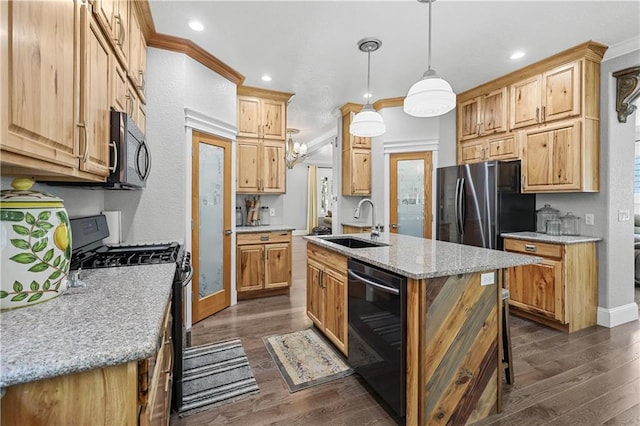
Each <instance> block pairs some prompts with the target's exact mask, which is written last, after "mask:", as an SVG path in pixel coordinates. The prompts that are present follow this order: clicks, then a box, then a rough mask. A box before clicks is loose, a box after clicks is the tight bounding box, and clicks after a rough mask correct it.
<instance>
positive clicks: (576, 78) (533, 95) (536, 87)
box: [510, 61, 581, 129]
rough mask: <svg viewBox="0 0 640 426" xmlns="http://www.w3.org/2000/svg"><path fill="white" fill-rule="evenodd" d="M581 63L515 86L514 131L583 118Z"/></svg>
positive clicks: (512, 109) (512, 101)
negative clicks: (556, 121) (565, 119)
mask: <svg viewBox="0 0 640 426" xmlns="http://www.w3.org/2000/svg"><path fill="white" fill-rule="evenodd" d="M580 70H581V62H580V61H575V62H570V63H568V64H563V65H560V66H558V67H555V68H553V69H551V70H549V71H546V72H543V73H542V74H539V75H535V76H532V77H529V78H526V79H524V80H522V81H518V82H516V83H514V84H512V85H511V87H510V92H511V128H512V129H518V128H521V127H527V126H531V125H535V124H540V123H548V122H551V121H555V120H560V119H563V118H568V117H574V116H577V115H580V104H581V102H580V93H581V91H580V81H581V72H580Z"/></svg>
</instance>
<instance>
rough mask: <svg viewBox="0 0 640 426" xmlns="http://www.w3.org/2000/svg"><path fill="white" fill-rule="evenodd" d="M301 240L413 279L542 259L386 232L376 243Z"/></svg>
mask: <svg viewBox="0 0 640 426" xmlns="http://www.w3.org/2000/svg"><path fill="white" fill-rule="evenodd" d="M332 238H354V239H357V240H363V241H371V242H374V243H378V244H385V245H382V246H376V247H370V248H349V247H345V246H342V245H339V244H336V243H333V242H331V241H330V240H331V239H332ZM304 239H305V240H307V241H309V242H311V243H314V244H317V245H319V246H321V247H324V248H327V249H329V250H332V251H335V252H337V253H341V254H343V255H345V256H347V257H350V258H353V259H358V260H362V261H364V262H368V263H370V264H372V265H374V266H379V267H381V268H383V269H386V270H388V271H391V272H395V273H397V274H400V275H402V276H405V277H408V278H413V279H425V278H435V277H442V276H449V275H457V274H468V273H472V272H480V271H489V270H494V269H503V268H510V267H513V266H520V265H531V264H535V263H541V262H542V258H540V257H536V256H528V255H523V254H515V253H508V252H504V251H500V250H491V249H486V248H481V247H474V246H468V245H463V244H455V243H449V242H446V241H438V240H429V239H425V238H418V237H413V236H409V235H402V234H393V233H386V232H385V233H381V234H380V236H379V237H378V238H375V239H372V238H371V236H369V235H366V234H344V235H327V236H311V235H309V236H305V237H304Z"/></svg>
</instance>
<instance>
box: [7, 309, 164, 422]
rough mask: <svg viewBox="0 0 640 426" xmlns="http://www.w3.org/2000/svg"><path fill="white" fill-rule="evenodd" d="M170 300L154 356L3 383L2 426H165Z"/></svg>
mask: <svg viewBox="0 0 640 426" xmlns="http://www.w3.org/2000/svg"><path fill="white" fill-rule="evenodd" d="M171 321H172V318H171V302H169V303H168V305H167V308H166V311H165V316H164V321H163V327H162V330H161V335H162V340H161V345H160V348H159V350H158V352H157V354H156V356H154V357H152V358H149V359H145V360H141V361H131V362H128V363H125V364H119V365H115V366H107V367H103V368H97V369H93V370H89V371H84V372H79V373H73V374H67V375H64V376H58V377H52V378H49V379H43V380H37V381H34V382H27V383H22V384H19V385H14V386H9V387H7V388H6V394H5V395H4V396H3V398H2V405H0V417H1V418H2V424H3V425H33V426H37V425H43V426H44V425H52V424H54V425H68V424H78V425H93V424H105V425H137V424H139V425H144V426H146V425H168V424H169V423H168V421H169V415H170V409H171V383H172V380H173V370H172V366H173V344H172V340H171Z"/></svg>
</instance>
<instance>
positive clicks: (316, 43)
mask: <svg viewBox="0 0 640 426" xmlns="http://www.w3.org/2000/svg"><path fill="white" fill-rule="evenodd" d="M150 4H151V11H152V15H153V19H154V23H155V27H156V31H157V32H159V33H165V34H170V35H174V36H179V37H184V38H187V39H190V40H192V41H194V42H195V43H197V44H198V45H200V46H201V47H203V48H204V49H206V50H207V51H209V52H210V53H211V54H213V55H214V56H216V57H217V58H218V59H220V60H221V61H223V62H224V63H226V64H227V65H229V66H231V67H232V68H234V69H235V70H237V71H238V72H240V73H241V74H243V75H244V76H245V77H246V80H245V82H244V84H245V85H248V86H255V87H262V88H265V89H273V90H281V91H287V92H293V93H295V94H296V96H295V97H294V98H293V100H292V101H291V103H290V104H289V108H288V123H287V125H288V127H295V128H298V129H300V134H299V135H298V137H297V140H299V141H301V142H312V143H318V142H324V140H326V139H328V138H329V137H330V135H332V134H334V133H335V127H336V117H337V115H336V110H337V108H339V107H340V106H342V105H344V104H345V103H347V102H357V103H364V102H365V100H364V98H363V94H364V92H365V91H366V71H367V55H366V54H365V53H362V52H360V51H359V50H358V48H357V46H356V44H357V41H358V40H360V39H362V38H364V37H369V36H372V37H376V38H378V39H380V40H381V41H382V47H381V48H380V50H378V51H377V52H374V53H372V54H371V92H372V93H373V101H375V100H378V99H385V98H394V97H398V96H404V95H405V94H406V92H407V90H408V89H409V87H411V85H412V84H413V83H414V82H415V81H417V80H418V79H419V78H421V77H422V73H423V72H424V71H425V70H426V68H427V34H428V24H427V23H428V9H429V6H428V4H425V3H419V2H417V1H416V0H395V1H254V2H248V1H238V0H236V1H175V0H174V1H167V0H151V1H150ZM432 13H433V15H432V20H433V28H432V32H433V34H432V62H431V65H432V68H434V69H435V70H436V71H437V72H438V74H439V75H440V76H441V77H443V78H444V79H446V80H447V81H449V83H450V84H451V86H452V87H453V90H454V91H455V92H457V93H460V92H463V91H465V90H467V89H470V88H472V87H475V86H477V85H479V84H481V83H484V82H486V81H489V80H492V79H494V78H496V77H499V76H501V75H504V74H506V73H508V72H510V71H513V70H515V69H518V68H521V67H523V66H525V65H527V64H530V63H532V62H535V61H538V60H540V59H543V58H545V57H548V56H550V55H552V54H554V53H557V52H560V51H562V50H564V49H567V48H569V47H572V46H574V45H577V44H580V43H582V42H585V41H587V40H594V41H598V42H601V43H604V44H606V45H608V46H613V45H618V44H620V43H622V42H626V41H629V40H630V39H634V38H635V40H634V41H633V43H636V44H637V43H639V41H638V40H640V1H638V0H633V1H564V2H561V1H517V0H510V1H478V0H477V1H456V0H440V1H437V2H436V3H434V4H433V5H432ZM192 19H198V20H199V21H201V22H202V23H203V24H204V26H205V30H204V31H202V32H195V31H193V30H191V29H190V28H189V27H188V22H189V21H190V20H192ZM638 47H640V46H638ZM515 50H523V51H524V52H525V53H526V56H525V57H524V58H522V59H519V60H515V61H514V60H510V59H509V56H510V54H511V53H512V52H513V51H515ZM639 63H640V58H639ZM264 73H268V74H270V75H271V76H272V77H273V81H271V82H269V83H265V82H263V81H262V80H261V78H260V77H261V76H262V74H264Z"/></svg>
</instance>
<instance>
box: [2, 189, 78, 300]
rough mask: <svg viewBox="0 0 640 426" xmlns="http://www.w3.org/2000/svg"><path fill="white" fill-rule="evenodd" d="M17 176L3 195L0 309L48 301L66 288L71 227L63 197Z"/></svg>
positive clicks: (69, 258)
mask: <svg viewBox="0 0 640 426" xmlns="http://www.w3.org/2000/svg"><path fill="white" fill-rule="evenodd" d="M33 183H34V182H33V181H32V180H30V179H14V181H13V183H12V184H11V186H12V187H13V188H14V189H12V190H3V191H2V192H1V199H0V226H1V228H0V230H1V235H0V249H1V250H2V272H1V277H0V278H1V280H2V281H1V282H0V309H12V308H19V307H22V306H29V305H33V304H35V303H40V302H44V301H45V300H50V299H53V298H54V297H57V296H59V295H60V294H62V293H63V292H64V291H65V290H66V289H67V274H68V273H69V264H70V260H71V228H70V225H69V217H68V215H67V211H66V210H65V209H64V205H63V203H62V200H61V199H60V198H57V197H55V196H53V195H51V194H47V193H44V192H40V191H33V190H31V187H32V186H33Z"/></svg>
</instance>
